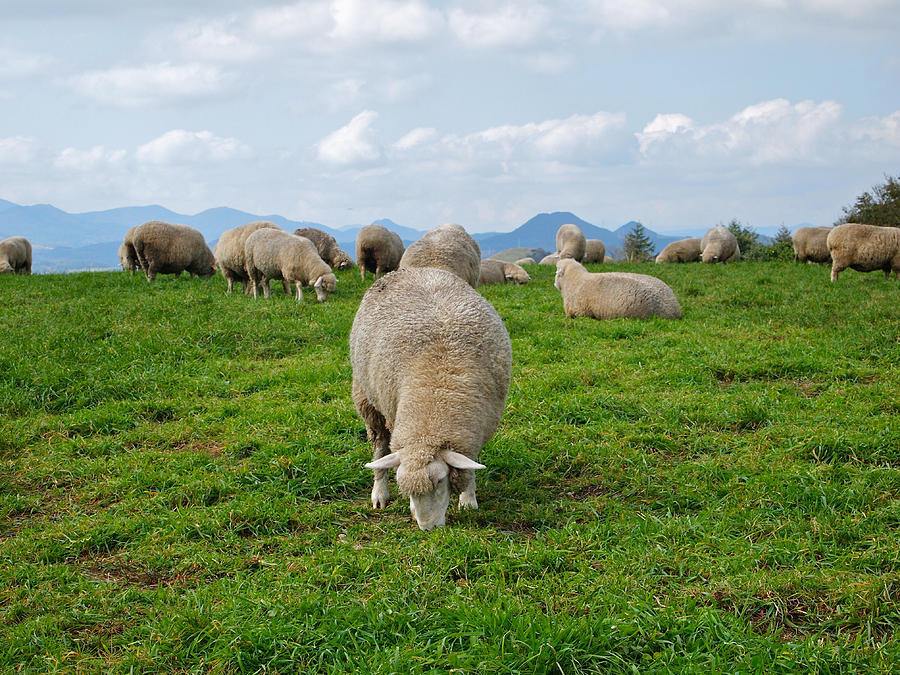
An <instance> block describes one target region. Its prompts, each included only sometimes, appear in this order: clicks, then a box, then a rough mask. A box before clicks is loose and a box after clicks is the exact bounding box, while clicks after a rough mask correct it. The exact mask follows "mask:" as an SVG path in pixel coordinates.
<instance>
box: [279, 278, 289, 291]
mask: <svg viewBox="0 0 900 675" xmlns="http://www.w3.org/2000/svg"><path fill="white" fill-rule="evenodd" d="M281 290H283V291H284V294H285V295H290V294H291V285H290V284H289V283H288V282H287V279H285V278H284V277H282V278H281Z"/></svg>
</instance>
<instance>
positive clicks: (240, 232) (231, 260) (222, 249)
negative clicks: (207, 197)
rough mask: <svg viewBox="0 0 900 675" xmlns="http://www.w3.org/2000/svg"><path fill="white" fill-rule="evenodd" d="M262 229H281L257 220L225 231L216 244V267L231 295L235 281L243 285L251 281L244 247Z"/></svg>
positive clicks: (270, 223)
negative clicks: (251, 236) (252, 235)
mask: <svg viewBox="0 0 900 675" xmlns="http://www.w3.org/2000/svg"><path fill="white" fill-rule="evenodd" d="M262 229H273V230H280V229H281V228H280V227H278V225H276V224H275V223H273V222H270V221H268V220H257V221H254V222H252V223H247V224H246V225H239V226H238V227H233V228H231V229H230V230H225V231H224V232H223V233H222V236H221V237H219V241H217V242H216V246H215V248H214V249H213V257H215V259H216V265H218V266H219V269H220V270H221V271H222V276H223V277H225V280H226V281H227V282H228V288H227V290H226V291H225V292H226V293H231V290H232V287H233V286H234V282H235V281H239V282H240V283H241V284H242V285H246V284H247V282H249V281H250V276H249V275H248V274H247V269H246V260H245V257H244V246H245V245H246V244H247V238H248V237H249V236H250V235H251V234H253V233H254V232H256V231H257V230H262ZM245 290H246V289H245Z"/></svg>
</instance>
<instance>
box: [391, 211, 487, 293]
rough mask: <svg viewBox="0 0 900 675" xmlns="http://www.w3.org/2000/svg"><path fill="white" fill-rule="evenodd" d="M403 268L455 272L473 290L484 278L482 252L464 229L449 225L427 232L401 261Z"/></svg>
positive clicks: (413, 244)
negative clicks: (479, 279)
mask: <svg viewBox="0 0 900 675" xmlns="http://www.w3.org/2000/svg"><path fill="white" fill-rule="evenodd" d="M400 267H401V268H403V267H435V268H437V269H443V270H447V271H448V272H453V273H454V274H456V275H457V276H459V277H460V278H461V279H463V280H464V281H466V282H467V283H468V284H469V285H470V286H471V287H472V288H475V287H476V286H478V278H479V276H480V275H481V248H480V247H479V246H478V242H476V241H475V240H474V239H473V238H472V236H471V235H470V234H469V233H468V232H466V230H465V229H464V228H463V227H462V225H457V224H456V223H449V224H447V225H441V226H440V227H436V228H435V229H433V230H431V231H429V232H426V233H425V234H424V235H423V236H422V238H421V239H419V241H416V242H413V243H412V244H410V245H409V248H408V249H406V251H405V252H404V253H403V257H402V258H400Z"/></svg>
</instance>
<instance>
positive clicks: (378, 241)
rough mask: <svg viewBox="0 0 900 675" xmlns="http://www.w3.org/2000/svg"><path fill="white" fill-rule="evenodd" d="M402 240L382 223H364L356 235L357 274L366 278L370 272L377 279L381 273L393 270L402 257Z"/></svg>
mask: <svg viewBox="0 0 900 675" xmlns="http://www.w3.org/2000/svg"><path fill="white" fill-rule="evenodd" d="M403 253H404V249H403V240H402V239H400V235H398V234H397V233H396V232H391V231H390V230H389V229H387V228H386V227H384V226H383V225H375V224H374V223H373V224H372V225H366V226H365V227H364V228H362V229H361V230H360V231H359V233H358V234H357V235H356V264H357V265H358V266H359V275H360V277H361V278H363V279H365V278H366V272H367V271H368V272H371V273H372V274H374V275H375V278H376V279H377V278H378V277H380V276H381V275H382V274H386V273H388V272H393V271H394V270H395V269H397V267H398V266H399V264H400V258H401V257H403Z"/></svg>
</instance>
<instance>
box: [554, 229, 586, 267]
mask: <svg viewBox="0 0 900 675" xmlns="http://www.w3.org/2000/svg"><path fill="white" fill-rule="evenodd" d="M585 241H586V240H585V238H584V232H582V231H581V228H580V227H578V226H577V225H572V224H566V225H562V226H560V228H559V229H558V230H557V231H556V251H557V253H559V257H560V259H562V258H574V259H575V260H577V261H579V262H581V260H582V259H583V258H584V249H585V245H586V244H585Z"/></svg>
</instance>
